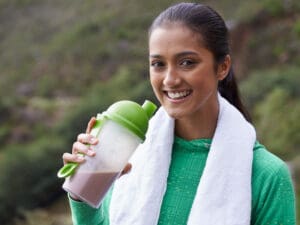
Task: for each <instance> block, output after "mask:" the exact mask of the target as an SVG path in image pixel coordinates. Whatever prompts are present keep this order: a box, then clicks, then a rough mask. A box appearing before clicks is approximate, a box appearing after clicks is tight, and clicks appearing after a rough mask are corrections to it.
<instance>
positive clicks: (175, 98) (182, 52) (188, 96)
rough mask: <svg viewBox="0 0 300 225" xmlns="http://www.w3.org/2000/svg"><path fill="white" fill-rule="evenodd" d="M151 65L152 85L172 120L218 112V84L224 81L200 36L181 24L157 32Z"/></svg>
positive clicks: (152, 38)
mask: <svg viewBox="0 0 300 225" xmlns="http://www.w3.org/2000/svg"><path fill="white" fill-rule="evenodd" d="M149 61H150V81H151V85H152V87H153V90H154V92H155V95H156V97H157V98H158V100H159V101H160V103H161V105H162V106H163V107H164V108H165V110H166V111H167V112H168V114H169V115H170V116H171V117H173V118H175V119H181V118H189V117H190V118H192V117H194V116H196V115H200V114H201V113H205V112H207V113H210V112H211V110H218V107H216V106H217V105H218V104H217V84H218V80H219V79H222V78H223V77H221V75H219V74H218V71H219V69H217V70H216V68H215V64H214V58H213V54H212V53H211V52H210V51H209V50H208V49H206V48H205V47H204V46H202V45H201V43H200V42H199V35H198V36H197V35H195V33H194V32H193V31H191V30H190V29H189V28H187V27H186V26H183V25H180V24H178V23H175V24H174V23H173V24H172V23H171V24H170V25H168V26H163V27H158V28H156V29H154V30H153V31H152V33H151V36H150V39H149ZM199 113H200V114H199Z"/></svg>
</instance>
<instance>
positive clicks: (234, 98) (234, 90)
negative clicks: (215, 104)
mask: <svg viewBox="0 0 300 225" xmlns="http://www.w3.org/2000/svg"><path fill="white" fill-rule="evenodd" d="M218 90H219V92H220V94H221V96H222V97H224V98H226V99H227V101H229V102H230V103H231V104H232V105H234V106H235V107H236V108H237V109H238V110H239V111H240V112H241V113H242V114H243V116H244V117H245V119H246V120H247V121H248V122H251V121H252V119H251V116H250V114H249V112H248V111H247V109H246V107H245V106H244V104H243V103H242V100H241V97H240V93H239V89H238V85H237V82H236V79H235V76H234V71H233V68H232V66H231V68H230V70H229V73H228V75H227V76H226V78H225V79H223V80H222V81H220V82H219V84H218Z"/></svg>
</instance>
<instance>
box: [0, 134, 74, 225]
mask: <svg viewBox="0 0 300 225" xmlns="http://www.w3.org/2000/svg"><path fill="white" fill-rule="evenodd" d="M68 147H69V146H66V144H65V141H64V140H63V139H62V138H61V137H58V136H55V135H52V134H51V133H50V132H49V133H46V134H45V136H44V137H43V138H41V139H38V140H37V141H35V142H33V143H32V144H29V145H24V146H23V145H18V144H15V145H10V146H9V147H7V149H5V154H3V155H2V157H1V164H0V187H1V189H0V200H1V207H0V220H1V222H2V223H5V222H6V221H9V220H10V219H11V218H12V217H13V216H15V215H16V214H20V213H21V212H22V210H23V209H30V208H33V207H36V206H43V205H45V204H47V203H49V202H51V201H53V200H54V199H55V198H56V197H57V196H59V195H60V194H61V193H62V189H61V187H60V186H61V180H59V179H58V178H57V177H56V173H57V171H58V169H59V167H60V166H62V159H61V155H62V152H64V151H66V149H67V148H68ZM2 223H1V224H2Z"/></svg>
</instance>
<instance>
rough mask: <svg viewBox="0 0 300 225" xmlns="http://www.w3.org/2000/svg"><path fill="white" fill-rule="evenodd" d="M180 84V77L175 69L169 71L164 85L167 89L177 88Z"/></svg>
mask: <svg viewBox="0 0 300 225" xmlns="http://www.w3.org/2000/svg"><path fill="white" fill-rule="evenodd" d="M179 83H180V77H179V75H178V74H177V73H176V71H174V70H173V69H168V70H167V71H166V73H165V77H164V80H163V84H164V85H165V86H167V87H172V86H176V85H178V84H179Z"/></svg>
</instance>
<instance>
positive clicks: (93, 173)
mask: <svg viewBox="0 0 300 225" xmlns="http://www.w3.org/2000/svg"><path fill="white" fill-rule="evenodd" d="M155 110H156V106H155V105H154V104H153V103H152V102H150V101H148V100H146V101H145V102H144V104H143V105H142V106H140V105H139V104H137V103H135V102H132V101H127V100H123V101H119V102H116V103H114V104H112V105H111V106H110V107H109V108H108V109H107V110H106V111H105V112H103V113H101V114H98V115H97V117H96V122H95V124H94V126H93V128H92V130H91V134H92V135H94V136H95V137H96V138H98V139H99V142H98V144H97V145H95V146H91V148H94V150H95V152H96V155H95V156H94V157H89V156H84V157H85V159H86V160H85V162H83V163H82V164H80V165H79V164H77V163H72V162H70V163H67V164H65V165H64V167H62V168H61V169H60V170H59V172H58V177H60V178H66V180H65V182H64V184H63V189H64V190H65V191H67V192H69V193H71V194H72V195H74V196H76V197H77V198H79V199H80V200H82V201H84V202H86V203H88V204H89V205H90V206H92V207H94V208H97V207H99V206H100V204H101V201H102V199H103V197H104V196H105V194H106V192H107V191H108V190H109V188H110V187H111V185H112V183H113V182H114V180H115V179H116V178H117V177H118V176H119V174H120V172H121V171H122V170H123V168H124V167H125V165H126V164H127V162H128V160H129V158H130V156H131V155H132V153H133V152H134V150H135V149H136V148H137V146H138V145H139V144H140V143H142V142H143V141H144V139H145V134H146V131H147V129H148V122H149V119H150V118H151V117H152V115H153V113H154V111H155ZM77 167H78V168H77ZM75 170H76V172H75Z"/></svg>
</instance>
